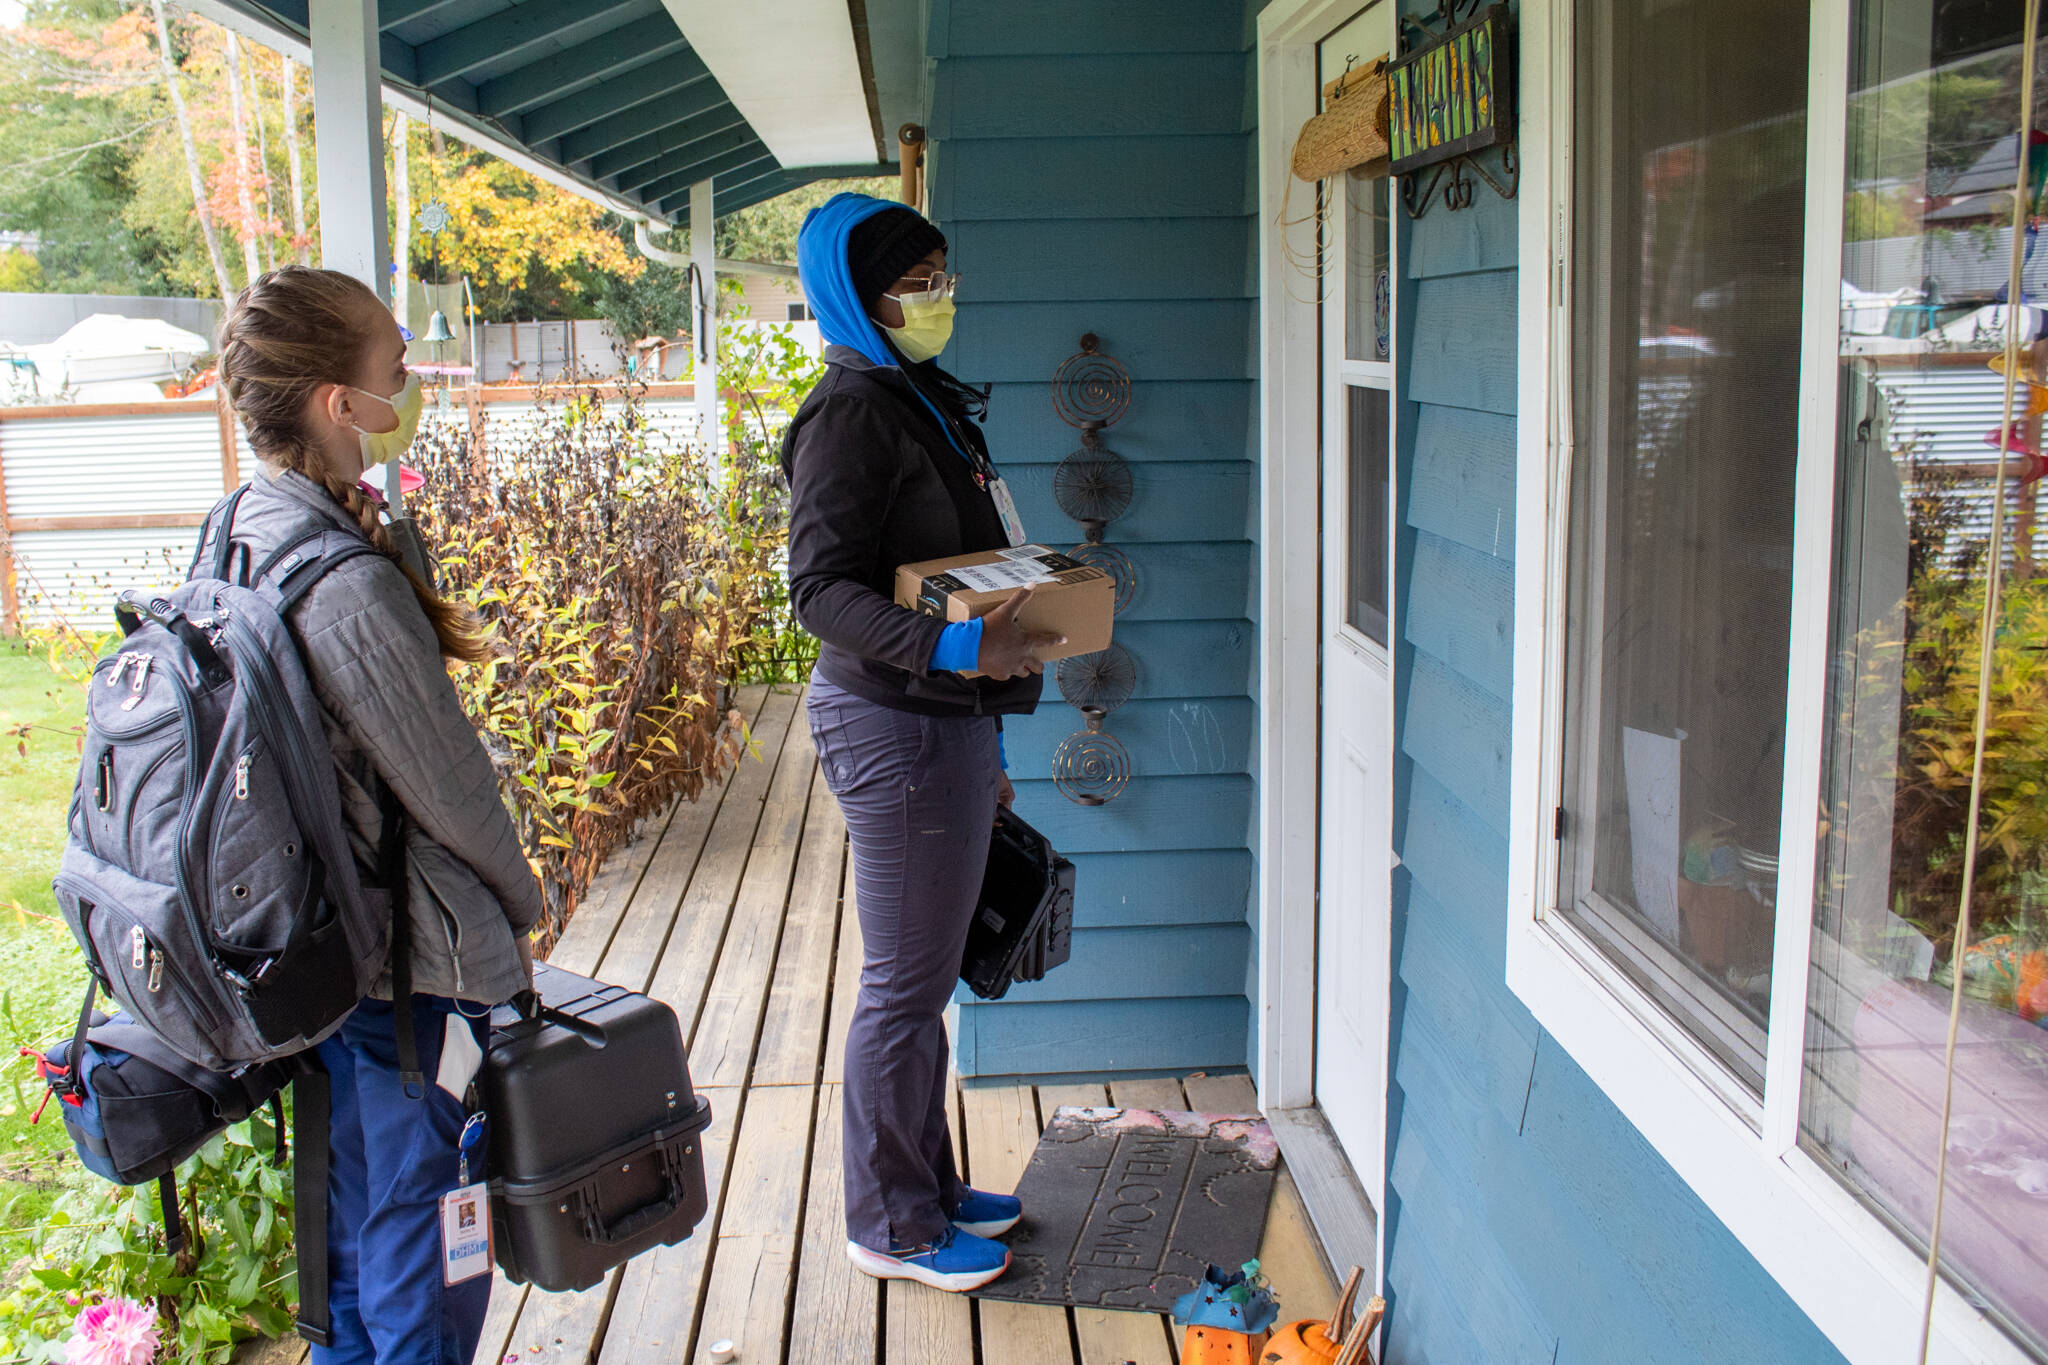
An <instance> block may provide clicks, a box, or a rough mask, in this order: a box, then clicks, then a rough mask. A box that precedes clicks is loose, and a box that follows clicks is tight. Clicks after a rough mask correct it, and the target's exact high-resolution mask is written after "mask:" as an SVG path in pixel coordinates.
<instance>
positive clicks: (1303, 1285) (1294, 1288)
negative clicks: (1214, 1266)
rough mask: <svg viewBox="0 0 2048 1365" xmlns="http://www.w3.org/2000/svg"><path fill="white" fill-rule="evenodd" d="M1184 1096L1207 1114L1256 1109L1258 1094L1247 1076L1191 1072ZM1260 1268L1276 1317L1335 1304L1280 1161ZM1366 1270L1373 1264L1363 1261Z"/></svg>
mask: <svg viewBox="0 0 2048 1365" xmlns="http://www.w3.org/2000/svg"><path fill="white" fill-rule="evenodd" d="M1186 1087H1187V1092H1188V1101H1189V1103H1190V1104H1192V1105H1193V1106H1194V1107H1195V1108H1196V1109H1199V1110H1202V1111H1204V1112H1207V1113H1211V1114H1255V1113H1257V1112H1258V1109H1259V1101H1258V1094H1257V1092H1256V1091H1255V1090H1254V1089H1253V1088H1252V1080H1251V1077H1249V1076H1190V1077H1188V1078H1187V1081H1186ZM1259 1268H1260V1269H1261V1270H1262V1271H1264V1272H1265V1275H1266V1278H1267V1279H1268V1280H1269V1281H1271V1282H1272V1285H1273V1289H1274V1292H1275V1293H1277V1294H1278V1295H1279V1296H1280V1318H1281V1321H1283V1322H1295V1321H1298V1320H1300V1319H1302V1318H1324V1319H1327V1318H1328V1317H1329V1316H1330V1314H1331V1312H1332V1311H1333V1310H1335V1308H1336V1307H1337V1293H1338V1291H1339V1289H1340V1288H1342V1286H1341V1285H1339V1284H1338V1282H1337V1280H1336V1278H1335V1277H1334V1276H1333V1275H1332V1274H1331V1273H1330V1266H1329V1263H1328V1262H1327V1261H1326V1260H1325V1259H1324V1257H1323V1252H1322V1247H1321V1244H1320V1243H1318V1242H1317V1241H1316V1234H1315V1228H1314V1225H1313V1224H1311V1223H1310V1222H1309V1217H1308V1208H1307V1206H1306V1205H1304V1204H1303V1203H1302V1200H1301V1191H1300V1190H1299V1189H1297V1188H1296V1187H1295V1184H1294V1176H1293V1175H1292V1174H1291V1173H1290V1172H1289V1171H1288V1170H1287V1167H1286V1164H1285V1163H1284V1162H1283V1163H1282V1164H1281V1167H1280V1177H1279V1179H1277V1180H1276V1181H1274V1182H1273V1203H1272V1205H1271V1206H1270V1207H1269V1208H1268V1209H1267V1211H1266V1236H1265V1238H1264V1240H1263V1241H1261V1242H1260V1244H1259ZM1366 1269H1367V1271H1370V1270H1371V1269H1372V1267H1370V1266H1367V1267H1366Z"/></svg>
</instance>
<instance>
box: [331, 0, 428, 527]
mask: <svg viewBox="0 0 2048 1365" xmlns="http://www.w3.org/2000/svg"><path fill="white" fill-rule="evenodd" d="M307 20H308V23H307V28H308V30H309V38H310V42H311V46H312V49H313V152H314V156H315V161H316V164H317V165H318V166H319V169H320V264H322V265H324V266H326V267H327V268H328V269H329V270H340V271H343V272H345V273H347V274H350V275H353V276H355V277H356V278H357V279H359V280H361V281H362V282H363V283H364V284H367V285H369V286H370V290H371V292H372V293H374V294H375V295H376V296H377V297H378V298H380V299H385V300H388V299H389V298H390V297H391V225H390V223H389V221H388V220H387V219H386V218H385V216H384V212H385V210H384V97H383V91H382V89H381V83H380V79H379V77H380V74H381V63H380V61H379V59H378V44H377V0H309V8H308V13H307ZM398 485H399V478H398V461H396V460H393V461H391V462H390V463H389V464H387V465H386V466H385V467H384V496H385V501H386V502H387V504H388V505H389V507H390V515H391V519H392V520H393V521H396V520H398V519H399V518H400V517H402V516H404V515H405V495H404V493H403V492H402V491H401V490H400V489H399V486H398Z"/></svg>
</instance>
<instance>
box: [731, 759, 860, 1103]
mask: <svg viewBox="0 0 2048 1365" xmlns="http://www.w3.org/2000/svg"><path fill="white" fill-rule="evenodd" d="M845 873H846V820H845V817H843V816H842V815H841V814H840V813H839V803H838V802H837V801H835V800H833V798H832V794H831V793H830V792H829V791H827V790H826V789H825V777H824V773H823V771H822V770H821V769H817V768H816V767H815V766H814V768H813V777H812V785H811V805H810V812H809V814H808V815H807V816H806V817H805V819H804V841H803V849H802V851H801V853H799V855H798V857H797V867H796V881H795V883H794V884H793V885H792V886H791V887H790V892H789V909H788V912H787V914H786V915H785V916H784V918H783V921H782V946H781V948H780V949H778V950H777V952H776V962H775V979H774V982H773V984H772V985H771V986H770V987H769V991H768V1009H767V1014H766V1017H765V1018H763V1020H762V1021H761V1039H760V1042H759V1043H758V1044H757V1045H756V1046H755V1048H754V1069H753V1073H752V1077H751V1080H752V1083H753V1084H755V1085H799V1084H814V1083H816V1082H817V1081H818V1080H819V1061H820V1058H821V1057H822V1055H823V1053H824V1050H825V1024H826V1011H827V1009H828V1008H829V997H830V995H831V988H832V962H833V952H834V949H835V947H836V945H837V940H838V929H839V891H840V887H841V885H842V883H843V882H844V880H845Z"/></svg>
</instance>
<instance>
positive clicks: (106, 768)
mask: <svg viewBox="0 0 2048 1365" xmlns="http://www.w3.org/2000/svg"><path fill="white" fill-rule="evenodd" d="M93 796H94V804H95V805H97V806H98V807H99V808H100V810H101V811H102V812H106V811H110V810H112V809H113V808H114V751H113V750H112V749H103V750H101V751H100V761H99V790H98V791H96V792H95V793H93Z"/></svg>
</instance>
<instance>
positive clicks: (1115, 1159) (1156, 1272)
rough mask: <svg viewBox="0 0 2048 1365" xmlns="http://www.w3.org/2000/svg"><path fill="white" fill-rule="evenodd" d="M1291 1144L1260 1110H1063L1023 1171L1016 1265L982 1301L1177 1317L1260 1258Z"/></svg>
mask: <svg viewBox="0 0 2048 1365" xmlns="http://www.w3.org/2000/svg"><path fill="white" fill-rule="evenodd" d="M1279 1164H1280V1147H1279V1144H1278V1143H1277V1142H1275V1141H1274V1138H1273V1130H1272V1129H1271V1128H1269V1127H1267V1126H1266V1121H1265V1119H1263V1118H1261V1117H1260V1116H1258V1115H1257V1114H1194V1113H1187V1112H1184V1111H1181V1110H1173V1109H1164V1110H1162V1109H1076V1108H1062V1109H1060V1110H1058V1111H1057V1112H1055V1113H1054V1114H1053V1116H1052V1122H1051V1123H1050V1124H1049V1125H1047V1127H1046V1130H1045V1135H1044V1136H1043V1137H1041V1138H1040V1139H1039V1140H1038V1150H1037V1151H1035V1152H1033V1153H1032V1155H1031V1164H1030V1165H1028V1166H1027V1167H1025V1169H1024V1178H1023V1180H1022V1181H1020V1182H1019V1183H1018V1186H1017V1197H1018V1198H1020V1199H1022V1200H1023V1201H1024V1221H1023V1222H1021V1223H1019V1224H1018V1225H1017V1229H1016V1231H1015V1232H1013V1233H1011V1234H1010V1235H1009V1236H1008V1237H1006V1238H1004V1239H1003V1240H1004V1241H1006V1242H1007V1243H1008V1244H1009V1247H1010V1269H1009V1270H1008V1272H1006V1273H1005V1274H1004V1275H1003V1277H1002V1278H1001V1279H999V1280H997V1281H995V1282H994V1283H993V1284H990V1285H987V1286H985V1287H983V1288H981V1289H978V1290H976V1291H974V1292H975V1293H976V1294H977V1295H978V1296H979V1297H982V1298H990V1299H1017V1300H1021V1301H1023V1302H1027V1303H1063V1304H1073V1305H1076V1306H1081V1307H1090V1308H1127V1309H1131V1310H1134V1311H1139V1312H1149V1313H1166V1312H1170V1311H1172V1309H1173V1301H1174V1300H1175V1299H1177V1298H1179V1297H1180V1296H1181V1295H1183V1294H1185V1293H1187V1292H1188V1291H1189V1290H1190V1289H1193V1288H1194V1287H1195V1286H1196V1285H1198V1284H1200V1283H1201V1282H1202V1272H1203V1271H1205V1270H1206V1269H1208V1267H1209V1266H1210V1265H1212V1264H1213V1265H1220V1266H1225V1267H1228V1268H1230V1269H1236V1268H1237V1267H1238V1266H1239V1265H1241V1264H1243V1263H1244V1262H1246V1261H1248V1260H1250V1259H1252V1257H1254V1256H1256V1255H1258V1253H1259V1241H1260V1239H1261V1237H1263V1236H1264V1234H1265V1230H1266V1208H1267V1205H1268V1204H1269V1203H1271V1201H1272V1197H1273V1177H1274V1174H1275V1172H1276V1171H1277V1170H1278V1168H1279Z"/></svg>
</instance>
